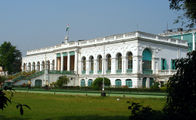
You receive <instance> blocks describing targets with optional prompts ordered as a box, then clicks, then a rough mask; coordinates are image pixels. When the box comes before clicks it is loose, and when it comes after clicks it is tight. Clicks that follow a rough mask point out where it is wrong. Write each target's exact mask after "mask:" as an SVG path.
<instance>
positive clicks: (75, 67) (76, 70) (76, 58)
mask: <svg viewBox="0 0 196 120" xmlns="http://www.w3.org/2000/svg"><path fill="white" fill-rule="evenodd" d="M74 59H75V61H74V62H75V63H74V71H75V73H76V74H78V51H75V58H74Z"/></svg>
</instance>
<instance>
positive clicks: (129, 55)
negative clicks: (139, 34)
mask: <svg viewBox="0 0 196 120" xmlns="http://www.w3.org/2000/svg"><path fill="white" fill-rule="evenodd" d="M132 69H133V55H132V53H131V52H128V53H127V73H132Z"/></svg>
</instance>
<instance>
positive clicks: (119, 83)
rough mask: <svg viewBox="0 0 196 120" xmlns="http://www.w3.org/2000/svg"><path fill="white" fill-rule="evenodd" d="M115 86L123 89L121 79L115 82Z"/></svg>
mask: <svg viewBox="0 0 196 120" xmlns="http://www.w3.org/2000/svg"><path fill="white" fill-rule="evenodd" d="M115 86H116V87H121V80H120V79H116V80H115Z"/></svg>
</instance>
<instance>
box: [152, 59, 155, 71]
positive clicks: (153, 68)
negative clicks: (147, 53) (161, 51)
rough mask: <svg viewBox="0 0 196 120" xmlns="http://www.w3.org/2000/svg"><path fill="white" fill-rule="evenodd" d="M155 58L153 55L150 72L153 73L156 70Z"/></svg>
mask: <svg viewBox="0 0 196 120" xmlns="http://www.w3.org/2000/svg"><path fill="white" fill-rule="evenodd" d="M155 59H156V58H154V57H153V58H152V73H153V74H155V73H156V70H155V61H156V60H155Z"/></svg>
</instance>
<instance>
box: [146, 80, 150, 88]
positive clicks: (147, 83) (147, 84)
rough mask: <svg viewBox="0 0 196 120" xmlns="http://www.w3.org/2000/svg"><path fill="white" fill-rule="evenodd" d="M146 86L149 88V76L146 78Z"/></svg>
mask: <svg viewBox="0 0 196 120" xmlns="http://www.w3.org/2000/svg"><path fill="white" fill-rule="evenodd" d="M146 88H150V78H146Z"/></svg>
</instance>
